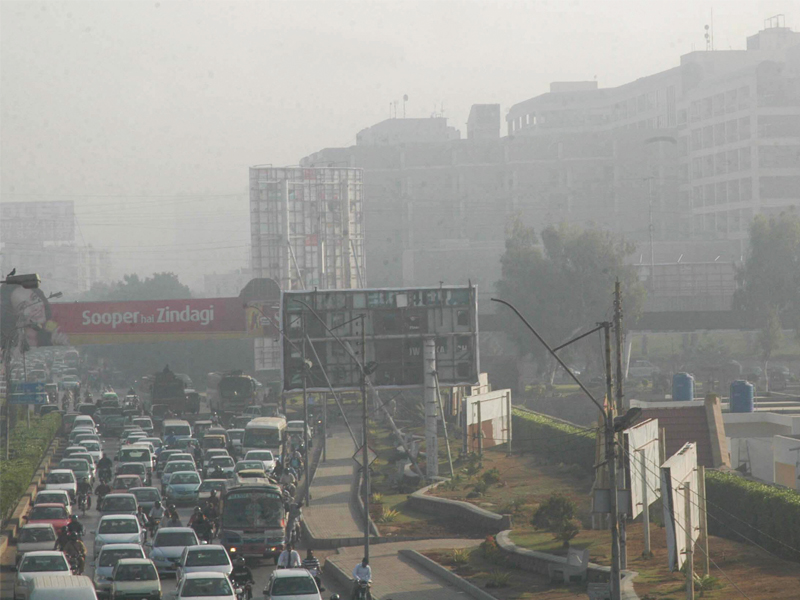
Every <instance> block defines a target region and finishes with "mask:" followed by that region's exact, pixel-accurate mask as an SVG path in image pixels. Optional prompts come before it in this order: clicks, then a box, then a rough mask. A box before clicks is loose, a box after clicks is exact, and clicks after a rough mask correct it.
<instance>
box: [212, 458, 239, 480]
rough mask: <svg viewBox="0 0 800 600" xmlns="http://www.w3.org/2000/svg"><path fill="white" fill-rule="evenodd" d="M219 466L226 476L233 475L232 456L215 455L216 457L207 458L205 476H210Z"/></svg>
mask: <svg viewBox="0 0 800 600" xmlns="http://www.w3.org/2000/svg"><path fill="white" fill-rule="evenodd" d="M217 467H219V468H220V469H221V470H222V472H223V473H224V474H225V477H227V478H231V477H233V467H234V462H233V459H232V458H231V457H230V456H227V455H225V456H215V457H214V458H212V459H209V460H207V461H206V473H205V476H206V477H208V476H209V475H210V474H211V473H213V472H214V471H215V470H216V468H217Z"/></svg>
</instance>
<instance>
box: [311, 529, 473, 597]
mask: <svg viewBox="0 0 800 600" xmlns="http://www.w3.org/2000/svg"><path fill="white" fill-rule="evenodd" d="M478 543H480V542H479V541H478V540H467V539H438V540H423V541H417V542H396V543H391V544H372V545H371V546H370V551H369V552H370V559H369V564H370V567H372V590H371V591H372V596H373V598H393V599H397V598H402V597H404V596H405V595H406V594H408V597H409V598H415V599H416V600H464V598H468V596H467V595H466V594H465V593H464V592H463V591H461V590H459V589H458V588H455V587H452V586H450V585H448V584H447V583H446V582H445V581H443V580H442V579H439V578H438V577H436V576H435V575H434V574H433V573H431V572H430V571H428V570H427V569H423V568H422V567H420V566H419V565H417V564H414V563H412V562H410V561H409V560H407V559H406V558H403V557H401V556H399V555H398V554H397V551H398V550H416V551H417V552H424V551H425V550H432V549H434V548H448V549H450V548H465V547H469V546H475V545H476V544H478ZM363 554H364V549H363V548H355V547H354V548H340V549H339V550H338V552H337V553H336V554H334V555H331V556H328V558H327V561H328V562H329V563H333V564H334V565H335V566H336V568H337V569H339V570H340V571H342V572H343V573H344V575H345V576H347V577H350V576H351V574H352V572H353V568H354V567H355V566H356V565H357V564H358V563H359V562H361V559H362V558H363ZM327 568H328V567H327V566H326V569H327Z"/></svg>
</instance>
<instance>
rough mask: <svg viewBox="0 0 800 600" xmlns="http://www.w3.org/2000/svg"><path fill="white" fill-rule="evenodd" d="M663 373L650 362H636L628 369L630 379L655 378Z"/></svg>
mask: <svg viewBox="0 0 800 600" xmlns="http://www.w3.org/2000/svg"><path fill="white" fill-rule="evenodd" d="M660 373H661V369H659V368H658V367H657V366H655V365H654V364H653V363H651V362H650V361H649V360H634V361H633V362H632V363H631V366H630V367H628V377H632V378H640V377H642V378H644V377H653V376H655V375H658V374H660Z"/></svg>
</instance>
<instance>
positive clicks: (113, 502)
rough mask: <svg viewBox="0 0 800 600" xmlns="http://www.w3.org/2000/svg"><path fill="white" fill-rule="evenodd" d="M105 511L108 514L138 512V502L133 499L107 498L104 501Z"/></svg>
mask: <svg viewBox="0 0 800 600" xmlns="http://www.w3.org/2000/svg"><path fill="white" fill-rule="evenodd" d="M103 510H104V511H106V512H109V511H112V510H122V511H134V510H136V501H135V500H134V499H133V498H119V497H117V498H111V497H108V496H106V497H105V499H104V500H103Z"/></svg>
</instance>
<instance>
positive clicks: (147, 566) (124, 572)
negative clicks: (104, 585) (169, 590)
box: [111, 558, 161, 600]
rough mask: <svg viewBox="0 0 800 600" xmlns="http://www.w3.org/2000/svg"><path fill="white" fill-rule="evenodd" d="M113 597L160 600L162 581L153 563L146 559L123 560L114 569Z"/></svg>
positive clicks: (118, 598) (119, 598) (117, 598)
mask: <svg viewBox="0 0 800 600" xmlns="http://www.w3.org/2000/svg"><path fill="white" fill-rule="evenodd" d="M111 578H112V579H113V583H112V584H111V597H112V598H115V599H116V600H122V599H123V598H131V599H133V598H151V599H152V600H160V598H161V580H160V579H159V578H158V573H157V572H156V568H155V565H153V561H151V560H148V559H146V558H122V559H120V561H119V562H118V563H117V566H116V567H114V574H113V575H112V576H111Z"/></svg>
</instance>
